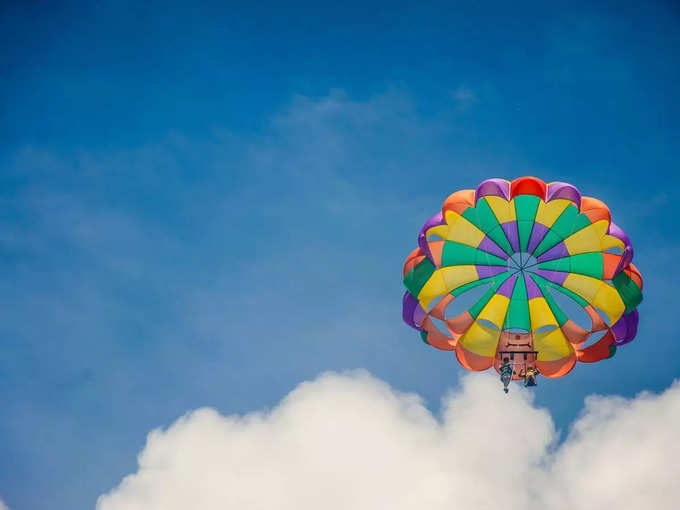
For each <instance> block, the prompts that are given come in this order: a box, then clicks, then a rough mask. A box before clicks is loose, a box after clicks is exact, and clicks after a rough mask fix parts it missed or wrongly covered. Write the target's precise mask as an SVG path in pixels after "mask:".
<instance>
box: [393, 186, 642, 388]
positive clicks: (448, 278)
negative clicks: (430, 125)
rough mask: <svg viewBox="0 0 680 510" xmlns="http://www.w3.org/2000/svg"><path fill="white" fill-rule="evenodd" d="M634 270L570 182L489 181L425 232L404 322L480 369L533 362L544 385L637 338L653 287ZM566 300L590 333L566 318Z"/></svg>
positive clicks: (611, 230) (453, 199) (619, 235)
mask: <svg viewBox="0 0 680 510" xmlns="http://www.w3.org/2000/svg"><path fill="white" fill-rule="evenodd" d="M632 259H633V247H632V245H631V243H630V240H629V239H628V236H626V234H625V233H624V232H623V230H621V228H619V227H618V226H617V225H616V224H614V223H612V221H611V214H610V212H609V209H608V208H607V206H606V205H605V204H604V203H603V202H601V201H600V200H598V199H596V198H590V197H582V196H581V194H580V193H579V191H578V190H577V189H576V188H575V187H574V186H572V185H570V184H567V183H563V182H551V183H548V184H546V183H545V182H543V181H542V180H540V179H537V178H535V177H522V178H519V179H516V180H514V181H512V182H510V181H506V180H504V179H488V180H486V181H484V182H482V183H481V184H480V185H479V186H478V187H477V189H476V190H463V191H457V192H456V193H453V194H452V195H451V196H449V197H448V198H447V199H446V201H445V202H444V204H443V206H442V210H441V212H438V213H437V214H435V215H434V216H432V218H430V219H429V220H428V221H427V222H426V223H425V225H424V226H423V228H422V229H421V230H420V233H419V235H418V248H417V249H416V250H414V251H413V252H412V253H411V254H410V255H409V256H408V257H407V258H406V262H405V264H404V285H405V286H406V288H407V289H408V290H407V292H406V293H405V294H404V301H403V317H404V321H406V323H407V324H408V325H410V326H411V327H413V328H415V329H417V330H419V331H420V334H421V336H422V338H423V340H424V341H425V342H426V343H428V344H430V345H432V346H434V347H437V348H438V349H443V350H449V351H451V350H455V352H456V357H457V358H458V361H459V362H460V364H461V365H463V366H464V367H465V368H467V369H469V370H486V369H488V368H490V367H491V366H495V368H496V370H498V367H499V364H500V363H501V357H502V356H503V355H504V354H503V353H513V354H514V353H524V354H523V355H524V359H525V360H526V359H527V353H529V355H530V357H531V356H532V355H533V363H535V366H536V368H538V370H539V371H540V373H541V374H542V375H544V376H547V377H562V376H564V375H566V374H567V373H568V372H569V371H570V370H571V369H572V368H573V367H574V365H575V363H576V361H577V360H578V361H582V362H588V363H589V362H595V361H599V360H602V359H605V358H609V357H611V356H613V355H614V353H615V352H616V348H617V347H618V346H620V345H623V344H625V343H627V342H630V341H631V340H632V339H633V338H634V337H635V334H636V332H637V324H638V312H637V310H636V307H637V306H638V304H640V302H641V301H642V277H641V276H640V273H639V271H638V270H637V268H636V267H635V266H634V265H633V264H632V263H631V261H632ZM478 286H485V289H486V291H485V292H484V293H483V295H482V296H481V297H480V298H479V299H478V300H477V301H476V302H475V303H474V304H472V306H470V307H469V308H467V309H466V310H464V311H463V312H462V313H458V315H456V316H449V315H448V314H447V307H448V306H449V305H451V304H452V302H454V300H456V299H457V298H459V297H461V296H462V295H463V294H464V293H467V292H470V291H472V289H474V288H476V287H478ZM480 290H481V289H477V291H475V292H479V291H480ZM565 296H566V298H568V299H567V301H568V300H569V299H570V300H572V301H573V302H575V303H577V304H578V305H579V306H580V307H582V308H583V310H584V311H585V312H586V314H587V316H588V317H589V322H590V327H587V325H586V327H582V326H583V325H579V324H577V322H575V321H574V320H572V319H573V317H570V316H568V315H567V313H565V311H563V308H565V307H564V300H565ZM558 298H559V299H558ZM558 301H560V302H561V303H563V306H562V307H560V305H559V304H558ZM572 306H573V303H572ZM452 308H453V307H452ZM591 335H592V337H591ZM600 335H601V336H600ZM597 337H599V338H597ZM595 339H596V341H593V340H595ZM589 340H590V341H589ZM513 358H514V356H513ZM520 377H521V374H519V375H518V374H517V373H514V375H513V378H515V379H518V378H520Z"/></svg>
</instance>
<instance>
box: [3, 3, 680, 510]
mask: <svg viewBox="0 0 680 510" xmlns="http://www.w3.org/2000/svg"><path fill="white" fill-rule="evenodd" d="M22 4H23V5H22ZM1 9H2V10H1V11H0V34H1V35H0V48H1V49H0V68H1V69H2V75H3V79H2V80H0V179H1V180H0V206H1V209H0V210H1V213H0V264H1V268H0V272H1V274H2V275H3V276H2V278H0V306H1V308H0V309H2V312H1V313H0V317H1V319H2V320H0V341H1V342H2V349H1V350H0V401H1V402H2V406H3V409H2V413H0V458H2V459H3V460H2V461H0V497H1V498H2V499H3V500H4V501H5V502H6V503H7V504H8V506H9V507H10V508H12V509H15V510H16V509H36V510H41V509H48V508H49V509H64V510H66V509H69V510H77V509H85V508H92V507H93V505H94V502H95V501H96V498H97V496H98V495H100V494H102V493H103V492H105V491H107V490H109V489H111V488H112V487H114V486H115V485H117V484H118V482H119V481H120V479H121V478H122V477H123V476H124V475H125V474H128V473H130V472H133V471H134V470H135V467H136V455H137V453H138V452H139V451H140V450H141V449H142V447H143V446H144V444H145V441H146V434H147V433H148V432H149V431H150V430H151V429H152V428H154V427H160V426H167V425H169V424H170V423H172V422H173V421H174V420H175V419H176V418H177V417H179V416H181V415H182V414H184V413H185V412H187V411H189V410H192V409H196V408H198V407H201V406H211V407H214V408H216V409H217V410H219V411H220V412H222V413H242V412H248V411H252V410H256V409H260V408H266V407H270V406H272V405H275V404H276V403H277V402H278V401H279V400H280V399H281V398H282V397H283V396H284V395H285V394H286V393H287V392H288V391H290V390H292V389H293V388H294V387H295V386H296V385H297V384H298V383H300V382H301V381H303V380H306V379H310V378H313V377H315V376H317V375H318V374H319V373H321V372H323V371H326V370H344V369H354V368H365V369H367V370H369V371H370V372H371V373H373V374H374V375H375V376H377V377H379V378H381V379H383V380H385V381H387V382H388V383H390V384H391V385H392V386H394V387H395V388H397V389H399V390H401V391H412V392H416V393H418V394H420V395H422V396H423V397H424V398H425V399H426V401H427V404H428V405H429V407H430V408H431V409H432V410H434V411H436V410H437V409H438V406H439V402H440V399H441V398H442V396H443V395H444V394H445V393H446V391H447V389H448V388H450V387H452V386H456V385H457V384H458V378H459V376H460V374H461V372H462V370H461V369H460V367H459V366H458V365H457V363H456V362H455V360H454V359H453V358H451V357H450V356H448V355H447V354H446V353H442V352H439V351H436V350H435V349H431V348H427V346H425V345H423V344H422V342H421V341H420V339H419V337H418V335H417V334H416V333H415V332H414V331H413V330H410V329H409V328H408V327H406V326H405V325H404V324H403V323H402V322H401V318H400V313H401V310H400V306H401V294H402V284H401V264H402V261H403V258H404V257H405V256H406V255H407V254H408V252H409V251H410V250H412V249H413V248H414V247H415V246H416V235H417V233H418V230H419V228H420V226H421V225H422V223H423V221H424V220H425V219H427V218H428V217H429V216H430V215H431V214H433V213H434V212H435V211H436V210H437V208H438V207H440V205H441V202H442V201H443V199H444V198H445V197H446V196H447V195H448V194H449V193H451V192H453V191H455V190H458V189H462V188H466V187H474V186H476V184H478V183H479V182H480V181H481V180H483V179H485V178H488V177H504V178H515V177H518V176H521V175H535V176H538V177H541V178H542V179H544V180H546V181H552V180H563V181H568V182H571V183H573V184H575V185H576V186H578V187H579V188H580V189H581V191H582V192H583V193H584V194H586V195H593V196H597V197H598V198H601V199H603V200H604V201H605V202H606V203H607V204H608V205H609V206H610V208H611V209H612V211H613V216H614V220H615V221H616V223H618V224H619V225H621V226H622V227H623V228H624V229H625V230H626V232H627V233H628V234H629V236H630V237H631V239H632V240H633V243H634V246H635V249H636V255H635V262H636V265H637V266H638V267H639V268H640V269H641V271H642V272H643V275H644V276H645V301H644V302H643V304H642V306H641V309H640V313H641V323H640V332H639V334H638V338H637V339H636V340H635V341H634V342H633V343H632V344H630V345H628V346H626V347H624V348H621V349H619V352H618V353H617V355H616V357H615V358H614V359H613V360H610V361H607V362H603V363H600V364H597V365H592V366H591V365H579V366H577V368H576V369H575V370H574V371H573V372H572V373H571V374H570V375H569V376H568V377H566V378H564V379H562V380H559V381H541V385H540V387H539V388H537V390H536V401H537V403H538V404H539V405H540V406H544V407H546V408H547V409H548V410H549V411H550V413H551V415H552V416H553V419H554V420H555V422H556V425H557V426H558V428H560V429H565V430H566V428H567V427H568V426H569V423H571V422H572V421H573V420H574V418H575V417H576V416H577V415H578V413H579V412H580V411H581V409H582V406H583V399H584V398H585V397H586V396H587V395H589V394H592V393H598V394H620V395H624V396H633V395H635V394H636V393H638V392H640V391H643V390H651V391H661V390H663V389H665V388H667V387H668V386H669V385H670V384H671V382H672V381H673V379H674V378H676V377H678V376H679V375H680V357H679V356H678V352H677V350H676V347H675V344H676V337H677V331H676V328H675V320H674V318H675V315H676V314H677V306H676V305H677V297H676V296H677V286H678V284H679V283H680V281H679V279H678V276H677V272H676V271H675V270H674V268H675V266H676V264H677V260H678V257H679V256H680V236H679V235H678V232H679V230H678V227H677V223H676V217H677V210H676V209H677V208H676V207H675V206H674V195H675V190H676V189H677V188H678V185H679V184H680V183H679V181H680V165H679V163H680V153H679V152H678V149H677V147H678V146H679V142H680V140H679V137H680V123H679V122H678V118H680V100H679V96H678V93H677V90H679V89H680V80H679V78H680V66H679V65H678V58H677V55H678V51H679V50H680V35H679V34H680V31H679V30H678V28H679V26H678V25H679V22H680V19H679V17H678V16H679V13H678V10H677V7H674V6H672V4H670V3H669V4H663V3H655V4H653V5H651V4H650V5H645V6H641V5H637V4H631V5H622V4H621V3H616V5H614V4H611V5H606V4H601V5H599V6H598V7H594V6H591V5H589V4H588V3H582V2H564V3H551V5H550V8H547V7H546V6H545V3H540V2H535V3H531V2H529V3H521V4H519V5H517V4H513V5H510V4H507V3H505V2H499V3H485V4H484V5H473V4H472V3H470V4H463V3H461V4H458V5H450V3H441V4H439V3H426V4H421V5H420V6H418V7H414V6H405V5H399V4H395V3H390V4H383V5H379V4H367V3H365V2H362V3H358V4H356V5H343V6H342V7H340V6H337V7H327V6H323V5H321V4H318V3H316V4H310V5H306V4H295V5H287V6H285V8H284V7H282V6H281V5H266V4H258V5H250V6H234V5H228V4H225V3H223V2H222V3H216V4H215V5H204V6H198V5H196V4H185V5H182V4H179V3H178V4H172V5H168V4H167V3H161V2H159V3H149V4H148V5H147V6H145V7H140V6H138V5H136V4H134V3H127V4H126V3H124V2H97V3H88V4H81V5H76V4H70V3H63V4H62V5H61V6H59V7H58V6H55V5H49V4H44V5H38V4H34V5H32V6H29V5H25V2H17V3H16V4H11V3H5V4H3V6H2V8H1Z"/></svg>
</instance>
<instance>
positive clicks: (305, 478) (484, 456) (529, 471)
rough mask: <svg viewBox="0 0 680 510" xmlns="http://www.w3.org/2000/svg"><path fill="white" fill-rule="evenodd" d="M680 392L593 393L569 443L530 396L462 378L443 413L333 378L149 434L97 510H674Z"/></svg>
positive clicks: (374, 386)
mask: <svg viewBox="0 0 680 510" xmlns="http://www.w3.org/2000/svg"><path fill="white" fill-rule="evenodd" d="M679 426H680V385H679V384H674V385H673V386H672V387H671V388H670V389H668V390H667V391H666V392H665V393H663V394H661V395H648V394H643V395H640V396H638V397H637V398H635V399H633V400H625V399H622V398H619V397H589V398H588V399H587V400H586V405H585V409H584V411H583V414H582V415H581V417H580V418H579V419H578V420H577V421H576V422H575V424H574V425H573V427H572V430H571V432H570V434H569V436H568V437H567V439H566V441H565V442H564V443H563V444H561V445H560V446H556V443H555V442H556V439H557V433H556V431H555V429H554V426H553V422H552V419H551V417H550V416H549V414H548V412H547V411H545V410H543V409H538V408H536V407H535V406H534V405H533V403H532V399H531V394H530V393H529V392H527V391H525V390H524V389H522V388H519V387H516V388H513V390H512V392H511V394H510V396H505V395H504V394H503V393H502V391H501V390H500V386H499V383H498V382H497V381H496V380H495V379H494V378H492V377H490V376H488V375H479V374H474V375H470V376H467V377H465V378H463V380H462V386H461V388H460V389H459V390H456V391H453V392H450V394H449V395H448V396H447V397H446V398H445V401H444V406H443V411H442V416H441V418H440V419H439V418H436V417H435V416H433V415H432V414H431V413H430V412H429V411H428V410H427V408H426V407H425V406H424V405H423V402H422V401H421V399H420V398H419V397H418V396H416V395H413V394H402V393H398V392H396V391H395V390H393V389H392V388H390V387H389V386H388V385H387V384H386V383H384V382H382V381H380V380H377V379H375V378H373V377H372V376H370V375H369V374H367V373H366V372H363V371H360V372H352V373H348V374H334V373H329V374H325V375H323V376H321V377H320V378H319V379H317V380H315V381H313V382H306V383H303V384H301V385H300V386H298V388H296V389H295V390H294V391H293V392H291V393H290V394H289V395H288V396H287V397H286V398H285V399H284V400H283V401H282V402H281V404H280V405H279V406H278V407H276V408H275V409H273V410H271V411H268V412H258V413H252V414H248V415H245V416H236V415H232V416H222V415H220V414H219V413H217V412H216V411H215V410H213V409H207V408H205V409H199V410H197V411H194V412H192V413H189V414H188V415H186V416H184V417H182V418H180V419H179V420H178V421H177V422H176V423H174V424H173V425H172V426H171V427H170V428H169V429H167V430H154V431H152V432H151V433H150V434H149V437H148V441H147V444H146V447H145V448H144V450H143V452H142V453H141V455H140V457H139V470H138V472H137V473H136V474H133V475H130V476H128V477H126V478H125V479H124V480H123V481H122V483H121V484H120V485H119V486H118V487H117V488H115V489H113V490H112V491H111V492H110V493H108V494H105V495H103V496H101V497H100V498H99V500H98V502H97V509H98V510H161V509H162V510H175V509H177V510H179V509H182V510H186V509H200V510H212V509H220V510H224V509H230V508H234V509H239V510H243V509H272V508H276V509H277V510H287V509H291V510H292V509H295V510H306V509H315V510H316V509H324V510H333V509H343V510H348V509H367V510H368V509H371V510H373V509H376V508H390V509H395V510H402V509H404V510H405V509H423V508H426V509H428V510H429V509H432V510H436V509H447V510H450V509H473V508H474V509H475V510H485V509H497V508H501V507H504V508H528V507H529V506H532V507H533V506H536V505H539V506H540V505H543V506H544V507H545V508H551V509H556V510H561V509H565V510H566V509H567V508H568V509H570V510H574V509H575V510H578V509H591V508H603V507H604V505H605V504H606V505H608V506H611V507H612V508H617V510H627V509H639V508H659V509H665V508H672V507H673V506H674V505H675V502H677V501H678V499H679V498H680V486H679V485H678V484H677V483H675V482H676V481H677V480H675V479H674V478H675V477H677V473H678V472H679V471H680V449H679V447H678V442H677V440H676V439H677V438H676V437H675V436H676V431H677V430H678V428H679Z"/></svg>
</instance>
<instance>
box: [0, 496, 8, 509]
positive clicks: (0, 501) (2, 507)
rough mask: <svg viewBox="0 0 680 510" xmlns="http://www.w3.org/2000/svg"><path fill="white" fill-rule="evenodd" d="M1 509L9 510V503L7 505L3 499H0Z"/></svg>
mask: <svg viewBox="0 0 680 510" xmlns="http://www.w3.org/2000/svg"><path fill="white" fill-rule="evenodd" d="M0 510H9V508H8V507H7V505H5V503H3V501H2V500H1V499H0Z"/></svg>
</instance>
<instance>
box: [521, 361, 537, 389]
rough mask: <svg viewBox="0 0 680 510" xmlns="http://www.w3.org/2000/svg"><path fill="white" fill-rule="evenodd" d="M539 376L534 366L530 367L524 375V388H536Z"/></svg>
mask: <svg viewBox="0 0 680 510" xmlns="http://www.w3.org/2000/svg"><path fill="white" fill-rule="evenodd" d="M537 375H538V369H537V368H536V367H535V366H533V365H529V366H528V367H527V370H526V372H525V373H524V386H536V376H537Z"/></svg>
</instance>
